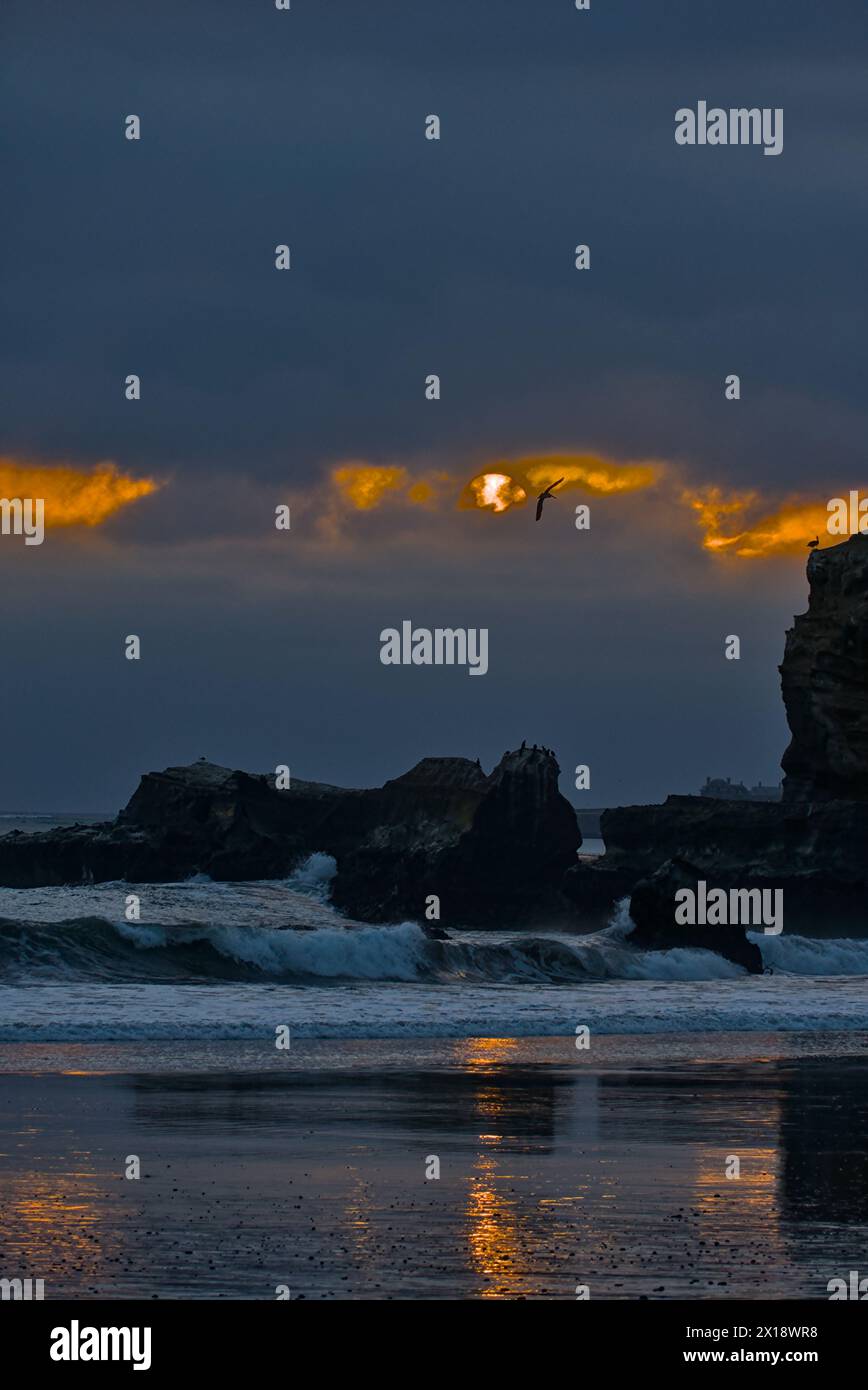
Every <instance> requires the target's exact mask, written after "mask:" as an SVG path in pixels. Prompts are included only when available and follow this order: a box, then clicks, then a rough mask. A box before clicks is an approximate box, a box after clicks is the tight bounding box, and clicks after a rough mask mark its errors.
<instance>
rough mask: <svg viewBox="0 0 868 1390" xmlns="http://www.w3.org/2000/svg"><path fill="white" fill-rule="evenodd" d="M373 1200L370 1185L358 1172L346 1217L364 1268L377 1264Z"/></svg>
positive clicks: (352, 1239)
mask: <svg viewBox="0 0 868 1390" xmlns="http://www.w3.org/2000/svg"><path fill="white" fill-rule="evenodd" d="M372 1207H373V1202H372V1198H371V1189H370V1185H369V1184H368V1183H367V1182H365V1180H364V1178H362V1177H360V1176H359V1175H358V1174H356V1175H355V1177H354V1179H353V1185H352V1190H351V1191H350V1193H349V1194H348V1196H347V1200H346V1204H345V1206H344V1217H345V1218H346V1226H347V1230H348V1233H349V1237H350V1240H351V1241H352V1243H353V1250H354V1253H355V1255H356V1258H357V1260H358V1261H359V1266H360V1267H361V1268H362V1269H371V1268H373V1267H374V1266H375V1261H374V1259H373V1258H372V1257H373V1255H374V1245H373V1233H372V1231H371V1211H372Z"/></svg>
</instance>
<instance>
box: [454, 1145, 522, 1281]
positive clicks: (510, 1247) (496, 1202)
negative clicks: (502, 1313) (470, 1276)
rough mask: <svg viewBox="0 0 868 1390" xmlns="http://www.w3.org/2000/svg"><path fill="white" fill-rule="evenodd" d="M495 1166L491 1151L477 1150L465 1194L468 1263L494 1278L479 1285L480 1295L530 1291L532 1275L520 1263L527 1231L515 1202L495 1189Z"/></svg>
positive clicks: (483, 1276)
mask: <svg viewBox="0 0 868 1390" xmlns="http://www.w3.org/2000/svg"><path fill="white" fill-rule="evenodd" d="M496 1168H497V1160H496V1158H495V1157H494V1155H493V1154H486V1153H483V1154H480V1155H479V1158H478V1159H477V1161H476V1163H475V1164H474V1174H473V1176H472V1177H471V1179H470V1191H469V1192H468V1195H467V1219H468V1223H469V1229H468V1233H467V1243H468V1246H469V1250H470V1259H471V1263H472V1265H473V1268H474V1269H475V1270H476V1272H477V1274H478V1275H479V1276H480V1278H481V1279H485V1280H488V1281H495V1282H493V1283H487V1284H485V1285H484V1286H483V1287H482V1288H481V1290H480V1293H481V1295H482V1297H483V1298H501V1297H508V1298H509V1297H515V1295H516V1294H528V1293H530V1292H531V1291H532V1289H533V1287H534V1281H533V1279H532V1278H531V1277H530V1276H529V1274H528V1273H527V1272H526V1271H525V1270H524V1269H522V1267H521V1266H522V1264H523V1263H524V1261H523V1259H522V1256H523V1255H524V1254H525V1251H526V1245H527V1235H526V1233H525V1232H523V1231H522V1228H521V1225H520V1222H519V1220H518V1216H517V1202H516V1199H515V1198H514V1197H507V1196H506V1195H503V1196H501V1195H500V1193H499V1192H498V1191H497V1187H496V1182H497V1171H496Z"/></svg>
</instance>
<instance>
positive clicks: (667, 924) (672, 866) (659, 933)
mask: <svg viewBox="0 0 868 1390" xmlns="http://www.w3.org/2000/svg"><path fill="white" fill-rule="evenodd" d="M700 881H702V882H704V881H705V880H704V878H703V875H702V873H701V872H699V871H698V870H697V868H696V866H695V865H693V864H688V863H686V862H685V861H684V860H681V859H670V860H668V861H667V862H666V863H665V864H663V865H662V866H661V867H660V868H659V869H658V870H657V872H656V873H655V874H654V875H653V876H652V877H651V878H649V879H646V880H645V881H644V882H643V883H640V884H639V885H638V886H637V888H636V889H635V891H634V893H633V896H632V898H631V900H630V916H631V917H632V919H633V921H634V923H635V927H634V929H633V931H632V932H631V933H630V936H629V937H628V940H630V941H632V943H633V944H634V945H635V946H639V947H642V948H645V949H653V950H657V951H668V950H672V949H675V948H676V947H677V948H684V947H692V948H694V949H695V948H701V949H703V950H706V951H716V952H717V954H718V955H721V956H725V957H726V959H727V960H731V961H732V962H733V964H734V965H740V966H742V967H743V968H744V969H745V970H747V971H748V972H749V973H750V974H751V975H761V974H762V970H763V958H762V953H761V952H760V949H759V947H758V946H756V945H755V944H754V943H753V942H752V941H748V939H747V936H746V934H745V929H744V927H743V926H741V925H739V924H735V925H733V924H730V923H727V924H724V925H717V926H714V925H710V924H703V923H693V924H689V923H679V922H678V921H676V916H675V909H676V894H677V893H678V891H679V890H680V889H684V888H688V889H690V890H691V892H693V893H696V892H697V888H698V885H699V883H700ZM718 886H722V885H718ZM663 905H665V908H666V910H665V911H662V910H661V909H662V907H663Z"/></svg>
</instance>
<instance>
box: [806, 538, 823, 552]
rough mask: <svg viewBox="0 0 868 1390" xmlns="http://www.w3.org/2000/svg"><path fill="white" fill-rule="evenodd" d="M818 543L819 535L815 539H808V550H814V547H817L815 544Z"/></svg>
mask: <svg viewBox="0 0 868 1390" xmlns="http://www.w3.org/2000/svg"><path fill="white" fill-rule="evenodd" d="M819 544H820V537H819V536H818V537H817V539H816V540H815V541H808V549H809V550H816V549H817V546H818V545H819Z"/></svg>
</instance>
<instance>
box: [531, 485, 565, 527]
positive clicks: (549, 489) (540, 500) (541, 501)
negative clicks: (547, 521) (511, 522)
mask: <svg viewBox="0 0 868 1390" xmlns="http://www.w3.org/2000/svg"><path fill="white" fill-rule="evenodd" d="M564 477H566V474H564ZM563 481H564V479H563V478H558V481H557V483H549V485H548V487H547V488H546V490H545V492H541V493H540V495H539V497H538V498H537V499H536V519H537V521H539V519H540V517H541V516H542V509H543V504H544V502H545V500H546V498H547V497H553V496H554V492H553V489H554V488H556V487H557V486H558V483H562V482H563Z"/></svg>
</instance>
